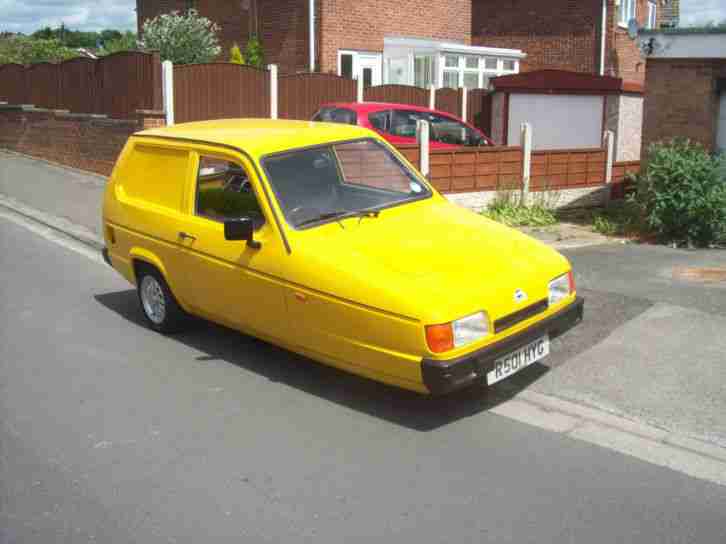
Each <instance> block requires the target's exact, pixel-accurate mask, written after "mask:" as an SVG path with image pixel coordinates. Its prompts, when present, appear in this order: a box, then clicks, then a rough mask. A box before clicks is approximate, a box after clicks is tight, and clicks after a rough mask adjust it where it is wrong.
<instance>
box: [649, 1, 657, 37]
mask: <svg viewBox="0 0 726 544" xmlns="http://www.w3.org/2000/svg"><path fill="white" fill-rule="evenodd" d="M657 26H658V4H657V3H656V2H648V22H647V24H646V28H648V29H650V30H652V29H655V28H656V27H657Z"/></svg>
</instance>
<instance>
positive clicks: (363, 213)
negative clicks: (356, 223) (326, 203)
mask: <svg viewBox="0 0 726 544" xmlns="http://www.w3.org/2000/svg"><path fill="white" fill-rule="evenodd" d="M380 213H381V212H380V211H378V210H366V209H363V210H336V211H333V212H325V213H321V214H320V215H317V216H315V217H311V218H310V219H305V221H301V222H300V223H298V224H297V226H298V227H302V226H303V225H309V224H310V223H317V222H318V221H325V220H326V219H337V220H341V219H347V218H349V217H360V218H363V217H378V215H379V214H380Z"/></svg>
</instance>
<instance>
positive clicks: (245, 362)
mask: <svg viewBox="0 0 726 544" xmlns="http://www.w3.org/2000/svg"><path fill="white" fill-rule="evenodd" d="M95 299H96V300H97V301H98V302H99V303H100V304H101V305H103V306H105V307H106V308H108V309H109V310H112V311H114V312H116V313H117V314H119V315H120V316H122V317H123V318H124V319H126V320H128V321H130V322H132V323H134V324H136V325H138V326H141V327H144V328H146V323H145V321H144V317H143V315H142V313H141V309H140V308H139V304H138V298H137V296H136V291H134V290H124V291H117V292H113V293H105V294H101V295H95ZM172 338H174V339H175V340H177V341H179V342H182V343H183V344H185V345H187V346H189V347H191V348H193V349H194V350H196V351H200V352H202V353H203V354H205V355H201V356H198V357H196V360H197V361H198V362H200V363H204V362H206V361H223V362H226V363H228V364H233V365H236V366H238V367H241V368H244V369H246V370H248V371H251V372H255V373H257V374H259V375H262V376H265V377H266V378H267V379H269V380H270V381H272V382H279V383H283V384H285V385H286V386H289V387H294V388H296V389H298V390H300V391H304V392H305V393H307V394H311V395H315V396H317V397H319V398H322V399H325V400H327V401H330V402H333V403H336V404H339V405H342V406H345V407H347V408H351V409H354V410H357V411H360V412H363V413H366V414H368V415H371V416H374V417H379V418H382V419H385V420H387V421H389V422H392V423H395V424H398V425H402V426H404V427H407V428H409V429H413V430H417V431H431V430H434V429H437V428H439V427H441V426H444V425H447V424H449V423H452V422H454V421H457V420H459V419H462V418H466V417H470V416H475V415H477V414H480V413H482V412H485V411H487V410H489V409H490V408H493V407H495V406H497V405H499V404H501V403H502V402H504V401H506V400H508V399H510V398H511V397H513V396H514V395H516V394H517V393H518V392H519V391H521V390H522V389H525V388H526V387H528V386H529V385H530V384H531V383H533V382H535V381H537V380H538V379H539V378H540V377H541V376H542V375H544V374H546V373H547V372H548V371H549V368H548V367H547V366H545V365H541V364H534V365H532V366H531V367H529V368H527V369H525V370H524V371H523V372H520V373H519V374H518V375H517V376H516V380H512V379H510V380H507V381H506V382H503V383H502V384H497V385H495V386H493V387H491V388H486V387H483V386H474V387H470V388H468V389H464V390H461V391H457V392H454V393H452V394H449V395H446V396H442V397H430V396H425V395H419V394H417V393H413V392H410V391H405V390H402V389H398V388H395V387H390V386H387V385H385V384H381V383H378V382H375V381H373V380H369V379H367V378H362V377H359V376H356V375H353V374H349V373H347V372H343V371H340V370H338V369H335V368H333V367H329V366H326V365H323V364H320V363H317V362H315V361H313V360H311V359H308V358H306V357H303V356H301V355H298V354H296V353H292V352H290V351H288V350H285V349H283V348H279V347H277V346H274V345H272V344H268V343H267V342H264V341H261V340H258V339H256V338H253V337H250V336H247V335H244V334H242V333H240V332H237V331H235V330H232V329H228V328H226V327H223V326H221V325H217V324H214V323H211V322H208V321H203V320H198V321H196V322H195V323H194V325H193V326H192V327H191V329H190V330H189V331H187V332H184V333H180V334H176V335H174V336H173V337H172Z"/></svg>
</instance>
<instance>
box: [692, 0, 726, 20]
mask: <svg viewBox="0 0 726 544" xmlns="http://www.w3.org/2000/svg"><path fill="white" fill-rule="evenodd" d="M725 20H726V2H724V0H682V2H681V25H682V26H697V25H703V24H707V23H710V22H721V21H725Z"/></svg>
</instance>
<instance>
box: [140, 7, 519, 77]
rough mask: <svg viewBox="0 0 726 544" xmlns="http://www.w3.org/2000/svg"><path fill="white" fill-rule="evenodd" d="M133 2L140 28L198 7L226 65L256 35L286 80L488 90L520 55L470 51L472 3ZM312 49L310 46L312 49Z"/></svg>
mask: <svg viewBox="0 0 726 544" xmlns="http://www.w3.org/2000/svg"><path fill="white" fill-rule="evenodd" d="M312 3H313V6H314V18H313V22H314V36H315V39H314V40H313V41H312V44H311V41H310V39H309V38H310V30H309V28H310V19H311V17H310V12H311V1H310V0H234V1H231V0H136V10H137V22H138V26H139V30H140V29H141V26H142V25H143V22H144V21H146V20H147V19H149V18H152V17H154V16H156V15H158V14H160V13H166V12H169V11H173V10H179V11H185V10H187V9H189V8H195V9H197V10H198V11H199V13H200V14H201V15H204V16H206V17H209V18H210V19H212V20H213V21H215V22H217V23H218V24H219V25H220V27H221V31H220V41H221V44H222V48H223V50H222V54H221V55H220V57H221V60H225V59H227V58H228V55H229V48H230V47H231V45H232V44H233V43H238V44H240V46H242V47H243V46H244V44H245V43H246V41H247V39H248V38H249V36H250V35H252V34H257V35H258V36H259V38H260V40H261V42H262V46H263V49H264V52H265V61H266V62H268V63H275V64H277V65H278V66H279V69H280V72H281V73H282V74H290V73H296V72H303V71H309V70H310V69H311V60H310V57H311V55H310V53H311V48H312V49H313V54H312V56H313V59H314V60H313V64H314V70H315V71H321V72H334V73H338V74H340V75H345V76H349V77H359V76H360V77H363V79H364V81H365V82H366V83H367V84H373V85H376V84H380V83H406V84H416V85H419V86H423V87H427V86H428V85H429V84H435V85H437V86H454V87H458V86H464V85H466V86H468V87H479V86H483V85H486V82H487V79H488V78H489V77H492V76H496V75H502V74H509V73H517V72H518V71H519V62H520V60H521V59H523V58H524V56H525V55H524V54H523V53H522V52H521V51H517V50H509V49H504V50H503V49H497V48H489V47H485V46H480V45H479V46H472V45H471V28H472V24H471V10H472V0H447V1H446V2H441V1H440V0H397V1H396V2H391V1H389V0H314V2H312ZM311 46H312V47H311Z"/></svg>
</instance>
